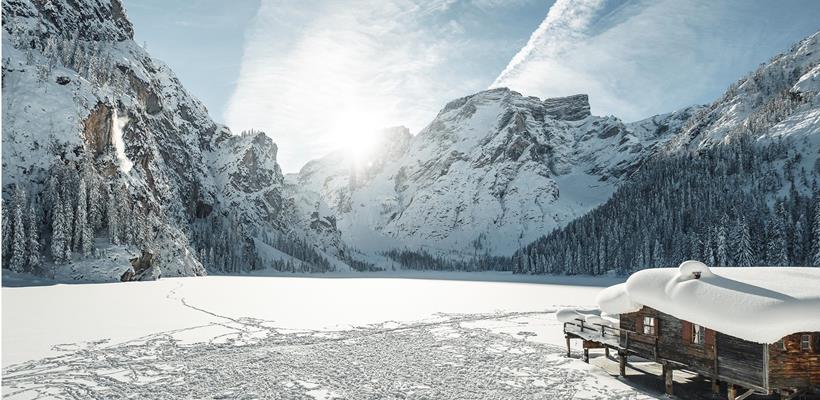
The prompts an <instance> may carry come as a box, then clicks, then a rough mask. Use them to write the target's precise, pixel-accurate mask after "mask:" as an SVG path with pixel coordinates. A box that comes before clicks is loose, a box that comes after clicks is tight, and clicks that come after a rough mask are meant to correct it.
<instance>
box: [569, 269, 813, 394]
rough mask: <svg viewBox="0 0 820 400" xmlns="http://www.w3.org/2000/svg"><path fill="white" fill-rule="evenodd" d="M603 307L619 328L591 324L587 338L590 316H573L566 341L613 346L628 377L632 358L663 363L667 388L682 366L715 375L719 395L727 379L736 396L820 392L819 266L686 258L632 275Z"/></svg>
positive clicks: (604, 296) (607, 293) (609, 292)
mask: <svg viewBox="0 0 820 400" xmlns="http://www.w3.org/2000/svg"><path fill="white" fill-rule="evenodd" d="M598 303H599V305H600V307H601V309H602V310H603V311H604V312H608V313H611V314H617V315H618V321H619V323H618V324H617V326H606V325H605V324H588V323H587V324H586V325H587V327H586V329H585V331H586V332H585V334H581V333H579V329H578V327H579V325H580V326H581V327H583V326H584V325H585V321H584V320H583V318H576V320H577V321H575V322H574V323H569V324H565V332H568V335H567V337H568V340H569V338H570V337H578V338H581V339H583V340H585V342H590V343H587V344H586V345H585V347H596V346H597V345H601V346H604V347H609V348H612V349H616V350H617V351H618V354H619V355H620V357H619V358H620V362H621V371H622V373H623V371H624V367H625V364H626V362H627V359H628V357H629V356H630V355H631V356H638V357H641V358H643V359H647V360H651V361H655V362H658V363H660V364H662V365H663V375H664V379H665V381H666V389H667V392H668V393H670V394H671V393H672V385H673V383H672V382H673V380H672V376H673V374H674V371H675V370H687V371H690V372H693V373H697V374H700V375H702V376H705V377H709V378H711V379H712V381H713V390H714V391H716V392H717V391H718V390H719V386H718V385H719V383H720V382H722V383H725V384H726V385H727V393H728V397H729V399H732V400H734V399H743V398H746V397H748V396H750V395H751V394H754V393H765V394H773V393H778V394H780V395H781V396H782V397H783V398H793V397H795V396H798V395H800V394H805V393H818V391H820V268H716V269H714V270H712V269H709V268H708V267H706V266H705V265H703V264H701V263H699V262H687V263H684V264H682V265H681V267H680V268H679V269H671V268H664V269H653V270H646V271H641V272H638V273H636V274H633V276H632V277H630V279H629V280H628V281H627V282H626V283H625V284H621V285H616V286H613V287H611V288H608V289H606V290H604V292H602V293H601V295H600V296H599V297H598ZM598 319H600V318H598ZM582 330H583V328H582ZM601 336H603V337H604V338H605V339H604V340H600V339H599V338H600V337H601ZM613 336H617V346H613V345H612V338H613ZM592 343H595V344H592ZM818 394H820V393H818Z"/></svg>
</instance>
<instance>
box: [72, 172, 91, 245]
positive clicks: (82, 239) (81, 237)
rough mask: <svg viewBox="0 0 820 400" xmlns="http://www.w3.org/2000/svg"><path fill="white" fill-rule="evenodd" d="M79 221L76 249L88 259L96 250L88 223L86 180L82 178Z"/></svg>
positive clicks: (78, 199)
mask: <svg viewBox="0 0 820 400" xmlns="http://www.w3.org/2000/svg"><path fill="white" fill-rule="evenodd" d="M76 215H77V220H76V222H75V223H74V237H75V238H76V239H75V242H76V247H75V249H76V250H77V251H79V252H80V254H82V255H83V257H88V256H90V255H91V251H92V250H93V249H94V237H93V235H92V234H91V226H90V225H89V223H88V204H87V201H86V185H85V179H83V178H82V177H81V178H80V187H79V189H78V192H77V212H76Z"/></svg>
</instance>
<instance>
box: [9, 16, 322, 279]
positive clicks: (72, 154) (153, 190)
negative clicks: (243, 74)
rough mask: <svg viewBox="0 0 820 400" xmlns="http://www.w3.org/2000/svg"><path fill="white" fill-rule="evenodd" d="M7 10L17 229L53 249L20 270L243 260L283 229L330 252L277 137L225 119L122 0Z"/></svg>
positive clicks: (215, 266)
mask: <svg viewBox="0 0 820 400" xmlns="http://www.w3.org/2000/svg"><path fill="white" fill-rule="evenodd" d="M3 14H4V19H3V29H4V31H5V32H4V35H3V195H4V196H3V197H4V200H6V201H5V205H6V207H4V210H7V211H8V214H7V215H6V216H7V217H10V218H4V238H5V237H9V238H14V239H15V240H16V239H19V240H20V241H21V242H24V243H28V242H30V241H31V239H32V238H35V239H36V240H38V241H40V242H42V245H38V246H37V251H34V250H32V249H31V247H32V246H29V245H27V244H26V245H21V246H19V247H20V252H22V253H28V254H36V253H40V254H41V256H39V257H36V258H38V259H37V260H35V261H31V262H28V261H26V262H23V263H21V262H19V261H20V259H15V260H14V261H16V262H15V263H12V264H13V265H11V267H12V268H13V269H17V270H19V271H33V272H38V273H44V274H49V275H54V274H57V275H60V274H61V271H63V270H65V269H67V268H68V269H70V270H72V271H75V272H78V271H79V272H78V273H82V272H83V271H82V270H83V265H86V264H89V263H90V262H91V261H92V260H94V259H97V258H101V257H105V256H106V254H115V253H116V254H120V253H122V252H123V251H124V252H126V253H130V254H132V256H133V261H132V262H131V263H130V264H129V263H128V262H127V261H126V262H118V263H115V264H117V265H115V266H113V267H112V270H110V271H103V272H102V275H103V276H100V277H99V279H104V280H108V279H111V278H113V277H116V278H119V277H120V276H122V277H123V278H129V279H140V278H148V277H156V276H159V275H163V276H169V275H171V276H174V275H202V274H204V273H205V271H206V268H205V267H203V263H204V264H205V266H206V267H207V269H208V270H211V271H238V270H240V269H242V270H245V269H249V268H255V267H259V266H261V265H257V264H261V263H265V262H270V261H271V260H268V259H266V258H265V257H260V256H259V254H260V252H259V251H257V249H256V243H257V241H259V240H261V238H270V237H276V238H277V239H276V240H277V241H278V243H280V247H282V245H283V244H288V250H289V251H290V252H291V253H295V252H296V250H297V249H298V250H299V254H301V255H302V257H303V258H304V256H305V255H308V256H309V257H312V258H316V259H322V258H323V257H322V255H320V254H315V253H316V251H315V250H313V249H312V247H313V246H312V245H306V244H305V243H309V242H310V238H312V237H313V236H312V235H314V231H313V230H312V229H310V228H309V227H305V228H304V229H303V228H302V227H301V226H299V225H296V223H295V222H296V221H297V220H298V215H297V209H296V207H295V205H294V204H293V201H292V200H290V199H289V198H287V197H286V196H285V194H284V191H285V189H284V177H283V176H282V173H281V170H280V168H279V166H278V165H277V163H276V150H277V149H276V145H275V144H274V143H273V142H272V140H271V139H270V138H269V137H267V136H266V135H265V134H264V133H261V132H251V133H243V134H242V135H238V136H234V135H232V134H231V132H230V131H229V130H228V128H226V127H224V126H221V125H218V124H216V123H214V122H213V120H212V119H211V118H210V117H209V115H208V111H207V109H206V108H205V107H204V105H203V104H202V103H200V102H199V101H198V100H196V99H195V98H193V97H192V96H191V95H190V94H189V93H188V92H187V91H186V90H185V88H184V87H183V86H182V85H181V84H180V82H179V80H178V79H177V78H176V77H175V76H174V73H173V72H172V71H171V70H170V69H169V68H168V66H166V65H165V64H163V63H162V62H161V61H159V60H157V59H155V58H152V57H151V56H150V55H149V54H148V53H147V52H146V51H145V49H143V48H142V47H140V46H139V45H137V44H136V43H135V42H134V40H133V27H132V25H131V23H130V22H129V20H128V18H127V17H126V15H125V13H124V11H123V8H122V5H121V3H120V2H119V1H118V0H113V1H110V2H109V1H79V2H78V1H71V0H59V1H50V2H39V1H31V0H9V1H3ZM51 177H55V178H56V179H50V178H51ZM81 188H84V189H82V190H81ZM81 192H82V193H81ZM89 196H92V198H93V200H92V199H88V197H89ZM29 209H31V210H33V211H34V214H36V217H33V218H30V221H29V220H28V218H23V219H21V223H19V224H16V223H15V218H14V214H15V213H16V212H17V211H18V210H21V211H22V210H29ZM55 210H57V211H55ZM89 216H93V218H90V217H89ZM6 222H8V223H6ZM29 231H33V233H34V234H29V233H28V232H29ZM6 234H8V236H7V235H6ZM317 234H321V235H324V236H328V235H330V236H333V232H330V233H328V232H326V230H325V231H322V232H318V233H317ZM35 235H36V236H35ZM94 237H96V239H94ZM98 239H105V240H98ZM6 242H7V241H6V240H5V239H4V246H5V243H6ZM8 242H11V241H8ZM98 242H99V243H98ZM100 243H102V245H100ZM106 243H108V244H106ZM293 243H299V244H293ZM9 246H11V245H9ZM302 247H305V248H302ZM4 250H5V248H4ZM9 250H10V251H8V252H7V251H4V252H3V254H4V256H7V257H11V255H10V254H11V253H12V251H11V248H9ZM143 252H145V253H143ZM139 254H142V255H141V256H139V257H137V255H139ZM264 254H269V252H265V253H264ZM329 257H332V256H329ZM22 258H28V256H26V257H23V256H21V259H22ZM291 258H292V259H293V261H294V262H297V261H299V260H300V258H299V256H296V257H291ZM124 259H125V260H127V259H128V257H125V258H124ZM4 261H11V260H10V259H6V260H4ZM52 262H53V264H52ZM3 264H4V266H5V265H9V264H7V263H6V262H4V263H3ZM309 264H311V265H312V264H313V263H309ZM300 267H301V268H302V269H306V268H308V265H307V264H305V265H301V264H300ZM131 268H134V269H136V270H130V269H131ZM85 272H87V271H85ZM82 279H95V278H90V277H88V276H87V275H84V276H83V277H82Z"/></svg>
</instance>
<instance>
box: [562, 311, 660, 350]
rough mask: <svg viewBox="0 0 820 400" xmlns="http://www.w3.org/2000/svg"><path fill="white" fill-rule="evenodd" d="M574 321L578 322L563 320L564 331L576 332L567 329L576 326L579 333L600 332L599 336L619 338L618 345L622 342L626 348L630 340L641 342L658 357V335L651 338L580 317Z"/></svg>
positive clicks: (628, 347)
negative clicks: (649, 347) (591, 322)
mask: <svg viewBox="0 0 820 400" xmlns="http://www.w3.org/2000/svg"><path fill="white" fill-rule="evenodd" d="M575 321H578V322H564V333H567V332H569V333H577V332H573V331H569V330H567V327H569V326H575V327H577V328H578V331H579V332H581V333H583V332H587V331H589V332H596V333H598V334H600V335H601V337H603V338H606V337H615V338H619V345H620V343H623V348H624V349H626V350H629V349H630V343H631V342H632V341H635V342H639V343H643V344H646V345H649V346H651V348H652V353H653V354H652V356H653V358H654V359H657V358H658V337H657V336H652V337H651V338H649V337H647V336H645V335H641V334H638V332H635V331H633V330H629V329H623V328H620V327H618V328H615V327H612V326H608V325H603V324H590V323H587V322H586V321H585V320H583V319H580V318H575ZM621 337H623V339H624V340H623V341H621V340H620V338H621Z"/></svg>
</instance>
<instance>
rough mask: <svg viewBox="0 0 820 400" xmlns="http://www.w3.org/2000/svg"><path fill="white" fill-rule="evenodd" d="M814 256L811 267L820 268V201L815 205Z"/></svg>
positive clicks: (812, 256)
mask: <svg viewBox="0 0 820 400" xmlns="http://www.w3.org/2000/svg"><path fill="white" fill-rule="evenodd" d="M811 244H812V251H811V252H812V254H811V260H810V262H811V265H813V266H815V267H820V200H818V201H815V203H814V218H813V222H812V242H811Z"/></svg>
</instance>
